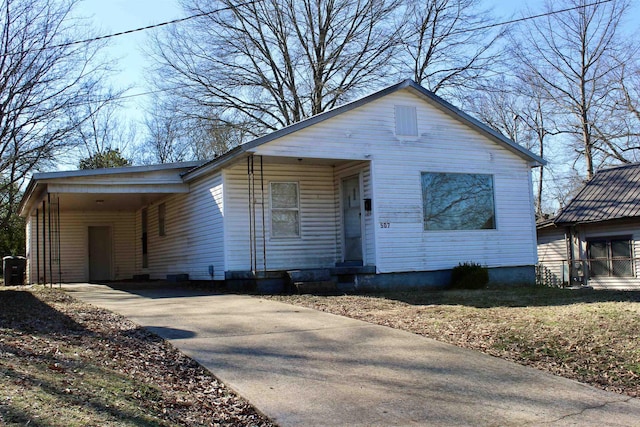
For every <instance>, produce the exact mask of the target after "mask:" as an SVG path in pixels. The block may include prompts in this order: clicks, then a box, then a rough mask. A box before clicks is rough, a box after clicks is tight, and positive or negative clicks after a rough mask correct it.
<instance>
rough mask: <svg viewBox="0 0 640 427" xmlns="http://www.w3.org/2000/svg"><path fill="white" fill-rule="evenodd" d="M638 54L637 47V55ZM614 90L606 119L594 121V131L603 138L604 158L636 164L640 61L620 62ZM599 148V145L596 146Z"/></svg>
mask: <svg viewBox="0 0 640 427" xmlns="http://www.w3.org/2000/svg"><path fill="white" fill-rule="evenodd" d="M636 55H637V50H636V51H635V52H634V56H636ZM613 88H614V90H613V91H612V93H610V96H608V97H607V99H606V100H604V101H605V102H606V106H607V108H606V110H605V112H604V116H605V117H604V119H603V120H602V121H601V122H599V123H594V126H593V127H594V131H595V132H596V135H597V136H598V138H599V139H600V140H602V141H603V149H602V150H601V152H602V156H603V158H604V161H607V160H609V159H611V161H612V162H613V163H633V162H638V161H640V63H638V61H637V59H636V60H635V61H634V62H627V63H620V64H619V66H618V68H617V70H616V73H615V75H614V82H613ZM596 148H599V147H596Z"/></svg>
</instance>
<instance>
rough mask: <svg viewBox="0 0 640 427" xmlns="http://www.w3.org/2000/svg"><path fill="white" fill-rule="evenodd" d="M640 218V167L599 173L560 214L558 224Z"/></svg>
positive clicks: (627, 167)
mask: <svg viewBox="0 0 640 427" xmlns="http://www.w3.org/2000/svg"><path fill="white" fill-rule="evenodd" d="M634 217H640V163H636V164H632V165H626V166H620V167H615V168H611V169H604V170H600V171H598V172H597V173H596V174H595V175H594V176H593V178H592V179H591V180H590V181H589V182H587V183H586V184H585V186H584V187H583V188H582V190H580V193H578V195H577V196H576V197H575V198H574V199H573V200H571V202H570V203H569V204H568V205H567V206H566V207H565V208H564V209H563V210H562V211H561V212H560V214H558V216H557V217H556V219H555V221H554V222H555V223H556V224H573V223H582V222H599V221H607V220H610V219H620V218H634Z"/></svg>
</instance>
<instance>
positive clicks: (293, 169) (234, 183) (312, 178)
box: [224, 160, 339, 271]
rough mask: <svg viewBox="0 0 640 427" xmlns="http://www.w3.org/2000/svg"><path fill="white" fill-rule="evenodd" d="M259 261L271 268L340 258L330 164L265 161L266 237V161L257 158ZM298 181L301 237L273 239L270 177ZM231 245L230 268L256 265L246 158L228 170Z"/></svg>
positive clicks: (332, 261) (227, 220)
mask: <svg viewBox="0 0 640 427" xmlns="http://www.w3.org/2000/svg"><path fill="white" fill-rule="evenodd" d="M255 163H256V164H255V166H254V170H255V171H256V178H255V179H256V185H255V190H256V191H255V197H254V200H255V201H256V206H255V212H256V230H255V236H256V249H257V250H256V258H257V259H256V261H257V262H256V266H257V269H258V270H262V269H263V267H264V263H263V261H264V257H263V253H264V250H263V248H264V247H265V246H266V253H267V259H266V265H267V270H280V269H290V268H320V267H331V266H333V265H334V264H335V262H336V259H337V250H336V248H337V245H338V242H337V239H338V223H339V220H338V218H337V217H336V208H335V201H336V198H335V190H334V182H335V178H334V171H333V167H331V166H330V165H317V164H315V165H314V164H312V163H311V164H310V163H309V162H308V161H307V162H305V161H304V160H303V161H302V162H300V163H297V164H296V163H290V164H276V163H270V162H265V164H264V193H265V194H264V204H265V205H264V212H265V234H264V239H263V233H262V230H263V227H262V214H261V202H262V200H263V198H262V194H261V182H260V176H259V173H260V172H259V171H260V166H259V161H258V160H256V162H255ZM272 181H274V182H297V183H298V188H299V193H300V194H299V196H300V237H293V238H272V237H271V233H270V228H271V221H270V210H269V183H270V182H272ZM224 182H225V236H226V240H225V247H226V248H227V254H226V255H227V270H231V271H233V270H249V269H251V251H250V236H251V234H250V232H249V201H248V200H249V195H248V176H247V165H246V161H245V162H240V163H239V164H237V165H235V166H233V167H230V168H228V169H226V170H225V179H224Z"/></svg>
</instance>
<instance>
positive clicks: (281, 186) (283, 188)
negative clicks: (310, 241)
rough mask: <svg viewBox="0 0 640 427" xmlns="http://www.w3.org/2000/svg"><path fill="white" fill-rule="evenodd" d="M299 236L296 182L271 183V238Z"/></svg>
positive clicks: (298, 206)
mask: <svg viewBox="0 0 640 427" xmlns="http://www.w3.org/2000/svg"><path fill="white" fill-rule="evenodd" d="M299 236H300V201H299V193H298V183H297V182H272V183H271V237H299Z"/></svg>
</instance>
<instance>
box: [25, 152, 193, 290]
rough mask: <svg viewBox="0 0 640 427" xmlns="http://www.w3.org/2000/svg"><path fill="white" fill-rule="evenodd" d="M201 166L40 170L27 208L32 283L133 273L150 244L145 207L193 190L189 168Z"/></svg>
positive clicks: (110, 277)
mask: <svg viewBox="0 0 640 427" xmlns="http://www.w3.org/2000/svg"><path fill="white" fill-rule="evenodd" d="M198 165H199V163H198V162H183V163H173V164H165V165H154V166H136V167H125V168H112V169H96V170H80V171H68V172H66V171H65V172H49V173H38V174H34V176H33V177H32V179H31V181H30V182H29V185H28V187H27V190H26V192H25V196H24V197H23V199H22V202H21V204H20V210H19V212H20V215H21V216H23V217H25V218H26V239H27V242H26V257H27V278H26V281H27V283H30V284H34V283H39V284H45V283H63V282H65V283H70V282H88V281H108V280H119V279H126V278H131V277H132V276H133V275H134V274H136V272H137V266H138V265H140V266H141V265H142V262H141V260H142V257H143V256H144V253H143V252H144V251H145V250H146V245H145V244H144V240H145V234H146V227H147V225H146V224H144V223H143V222H144V221H142V218H140V215H138V213H139V212H140V211H141V209H143V208H144V207H145V206H148V205H150V204H153V203H155V202H157V201H158V200H160V199H162V198H164V197H167V196H168V195H171V194H178V193H187V192H188V191H189V185H188V184H185V183H184V182H183V181H182V174H183V173H185V172H186V171H188V170H190V169H191V168H193V167H195V166H198Z"/></svg>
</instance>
